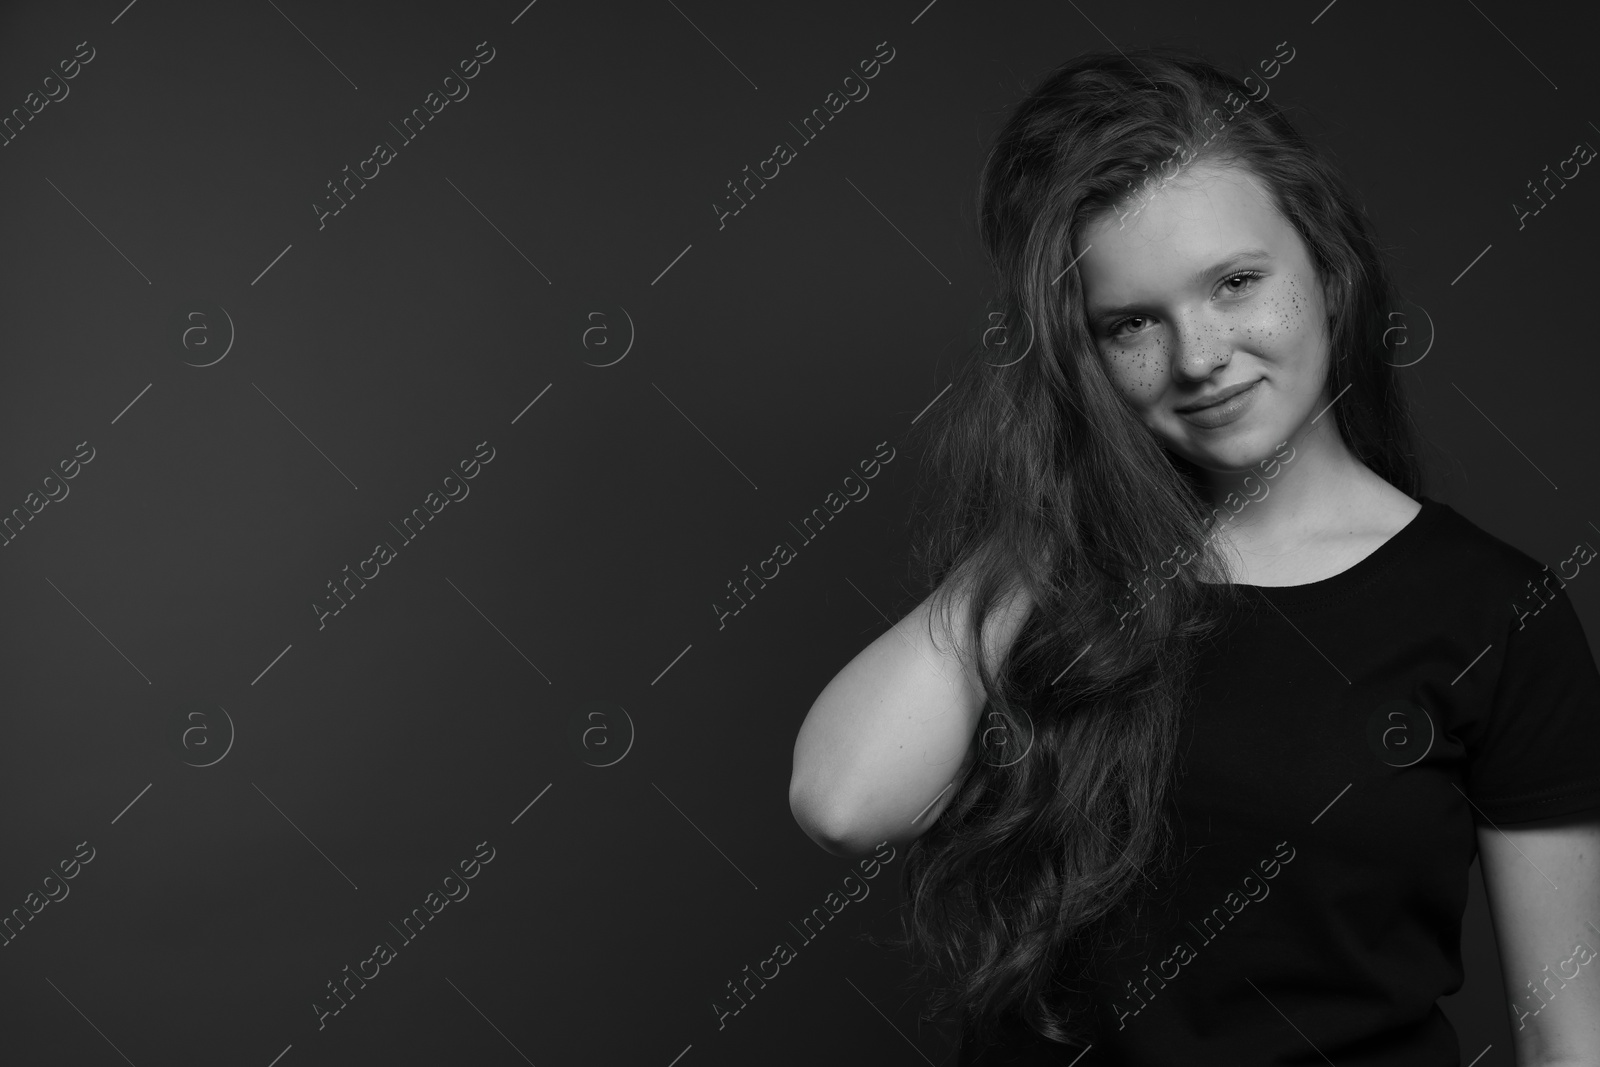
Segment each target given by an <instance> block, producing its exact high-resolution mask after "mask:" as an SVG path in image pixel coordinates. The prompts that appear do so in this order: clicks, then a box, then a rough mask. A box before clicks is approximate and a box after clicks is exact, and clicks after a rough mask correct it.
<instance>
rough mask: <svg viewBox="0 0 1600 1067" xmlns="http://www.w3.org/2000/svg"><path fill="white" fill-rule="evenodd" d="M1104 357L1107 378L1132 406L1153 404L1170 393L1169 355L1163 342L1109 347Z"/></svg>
mask: <svg viewBox="0 0 1600 1067" xmlns="http://www.w3.org/2000/svg"><path fill="white" fill-rule="evenodd" d="M1104 354H1105V365H1106V373H1107V375H1108V376H1109V377H1110V378H1111V381H1112V382H1113V383H1114V384H1115V385H1116V387H1117V391H1118V392H1120V393H1121V394H1122V395H1123V396H1124V397H1125V398H1126V399H1127V400H1128V401H1129V402H1130V403H1132V404H1135V405H1139V406H1143V405H1146V404H1150V403H1152V402H1154V401H1155V400H1156V399H1157V398H1158V397H1160V396H1161V394H1162V393H1163V392H1165V391H1166V388H1167V379H1168V372H1167V354H1166V350H1165V348H1164V347H1163V346H1162V345H1161V344H1160V343H1159V342H1154V341H1152V342H1150V343H1147V344H1143V345H1119V346H1116V347H1111V346H1107V347H1106V348H1105V349H1104Z"/></svg>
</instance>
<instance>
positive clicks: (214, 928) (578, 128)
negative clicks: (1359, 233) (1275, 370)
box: [0, 0, 1600, 1067]
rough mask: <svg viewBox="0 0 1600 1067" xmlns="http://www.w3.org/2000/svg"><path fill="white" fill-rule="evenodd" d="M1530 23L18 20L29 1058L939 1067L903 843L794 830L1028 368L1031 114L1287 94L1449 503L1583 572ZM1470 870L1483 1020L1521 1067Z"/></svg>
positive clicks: (852, 6)
mask: <svg viewBox="0 0 1600 1067" xmlns="http://www.w3.org/2000/svg"><path fill="white" fill-rule="evenodd" d="M1527 16H1528V13H1527V11H1526V9H1525V8H1522V7H1519V6H1517V5H1514V4H1509V3H1506V2H1505V0H1476V2H1473V0H1460V2H1457V0H1440V2H1432V3H1421V4H1406V5H1399V4H1392V3H1391V4H1374V3H1370V2H1367V0H1335V2H1333V3H1328V2H1326V0H1310V2H1307V3H1302V2H1298V0H1297V2H1294V3H1281V2H1273V3H1266V2H1247V3H1238V4H1229V5H1220V6H1219V5H1200V6H1197V5H1195V4H1192V3H1177V2H1161V3H1140V4H1127V3H1107V2H1102V0H1079V2H1077V3H1065V4H1062V3H1003V4H1000V3H983V4H978V3H973V2H970V0H938V2H934V3H928V2H926V0H909V2H906V3H899V2H894V3H883V2H874V3H870V4H859V3H846V2H840V0H832V2H823V3H808V4H803V5H801V4H783V5H768V4H734V3H729V2H727V0H648V2H645V0H629V2H626V3H575V2H572V0H536V2H533V3H528V2H527V0H509V2H485V0H469V2H466V3H405V4H396V3H376V2H359V3H358V2H348V3H346V2H340V3H310V2H307V0H240V2H238V3H229V4H215V3H203V2H200V0H134V2H131V3H130V2H128V0H93V2H84V3H73V4H58V3H46V2H43V0H34V2H18V3H8V4H6V5H5V6H4V8H3V10H0V194H3V200H0V204H3V206H0V270H3V272H4V275H3V282H0V352H3V363H0V366H3V379H0V397H3V410H0V515H3V516H4V518H3V521H0V531H3V533H0V605H3V609H0V610H3V615H0V617H3V619H4V631H3V639H0V681H3V692H4V698H3V704H0V707H3V715H0V753H3V774H0V916H3V917H4V918H3V921H0V930H3V934H0V1005H3V1007H0V1061H3V1062H6V1063H42V1062H50V1063H62V1064H75V1065H76V1064H84V1065H91V1064H106V1065H111V1064H118V1063H123V1062H127V1063H132V1064H137V1065H139V1067H144V1065H147V1064H202V1063H205V1064H210V1063H232V1064H247V1065H256V1067H270V1065H274V1064H275V1065H278V1067H302V1065H313V1064H346V1063H392V1064H439V1063H472V1064H484V1065H488V1064H505V1065H512V1064H520V1063H533V1064H538V1065H539V1067H546V1065H557V1064H580V1063H581V1064H604V1065H610V1064H635V1065H647V1067H674V1065H676V1067H711V1065H723V1064H726V1065H734V1064H769V1063H770V1064H815V1063H834V1062H837V1063H875V1064H889V1063H901V1064H917V1063H924V1062H926V1063H929V1064H935V1065H943V1064H947V1063H953V1062H954V1059H955V1056H954V1046H953V1044H952V1041H953V1037H954V1035H953V1033H952V1032H951V1031H950V1030H948V1029H947V1028H940V1027H937V1026H929V1025H919V1023H918V1021H917V1013H918V1007H919V1004H920V1002H921V999H922V995H923V990H922V989H921V988H920V987H919V986H917V985H916V984H915V983H914V982H912V981H911V980H910V977H909V976H910V974H911V971H910V966H909V964H908V961H907V960H906V959H905V958H903V957H902V956H900V955H898V954H897V953H896V952H894V951H892V950H891V949H889V948H887V947H884V946H882V945H879V944H874V943H873V940H872V939H880V940H881V939H883V938H887V937H890V936H893V935H894V934H896V933H897V932H898V929H899V918H900V914H901V912H900V905H901V904H902V901H903V896H902V889H901V886H900V883H899V878H900V874H901V871H902V870H903V865H904V859H905V846H903V845H901V846H890V847H886V848H883V849H880V851H879V852H878V853H877V854H875V855H874V856H872V857H870V858H867V859H864V860H850V859H842V858H836V857H833V856H830V855H829V854H827V853H825V852H824V851H822V850H821V849H820V848H818V847H817V846H816V845H815V844H813V843H812V842H811V841H810V840H809V839H808V838H807V837H806V836H805V834H804V833H802V831H801V830H800V829H799V827H798V826H797V825H796V823H795V821H794V819H793V817H792V815H791V813H790V811H789V805H788V796H787V792H788V784H789V775H790V770H791V756H792V751H793V745H794V740H795V735H796V732H797V730H798V728H799V725H800V723H801V721H802V719H803V718H804V716H805V714H806V711H807V710H808V708H809V707H810V706H811V703H812V701H813V700H814V699H815V698H816V696H817V695H818V694H819V693H820V692H821V690H822V688H823V687H824V686H825V685H826V684H827V682H828V681H829V680H830V679H831V678H832V677H833V675H834V674H835V673H836V672H837V671H838V670H839V669H840V668H841V667H842V666H843V665H844V664H845V663H847V662H848V661H849V660H850V658H851V657H852V656H854V655H855V654H856V653H857V652H858V651H860V650H861V649H862V648H863V647H864V646H865V645H866V644H868V643H869V642H871V641H872V640H873V639H874V638H875V637H876V636H877V635H879V634H880V633H882V632H883V631H884V629H885V628H886V627H887V626H888V625H889V624H890V622H892V621H893V620H897V619H899V618H901V617H902V616H904V615H905V613H906V612H907V611H908V610H909V609H910V608H911V607H912V606H914V605H915V604H916V603H917V601H918V600H920V599H921V598H922V596H923V595H924V594H925V591H924V590H921V589H919V588H918V587H916V586H915V584H914V583H913V582H912V581H911V577H910V576H911V570H910V567H909V554H908V549H909V541H908V536H907V535H908V522H909V521H910V520H911V519H912V517H913V504H914V503H915V495H914V494H915V491H916V487H917V484H918V483H917V479H918V467H919V464H920V463H921V461H922V455H923V453H922V451H921V450H920V448H919V446H918V442H917V438H916V434H917V430H918V426H919V419H921V418H923V417H925V416H926V414H927V413H928V412H929V411H930V410H931V409H932V408H933V406H934V405H937V404H939V403H940V398H941V394H942V393H943V392H944V390H945V389H946V388H947V386H949V384H950V382H951V380H952V377H953V374H954V372H955V368H956V367H957V366H958V365H959V362H960V361H961V360H964V359H971V358H975V357H974V353H978V352H985V351H987V352H994V351H1008V352H1018V351H1020V349H1021V348H1022V347H1023V346H1025V344H1026V342H1027V338H1026V336H1025V335H1024V333H1023V332H1022V331H1019V330H1018V329H1016V328H1015V324H1009V323H1004V322H1000V321H997V320H996V319H995V317H994V316H993V315H992V314H991V300H992V297H993V288H992V279H991V278H990V277H989V275H988V272H987V268H986V266H985V263H984V260H983V257H982V254H981V252H980V249H979V246H978V242H977V239H976V225H975V220H974V207H973V205H974V192H975V187H976V180H977V175H978V171H979V168H980V167H981V165H982V162H983V160H984V157H985V155H986V152H987V150H988V146H989V143H990V140H991V138H992V136H993V134H994V132H995V131H996V129H997V128H998V126H999V123H1000V121H1001V119H1002V117H1003V115H1004V114H1005V112H1006V110H1007V108H1008V107H1009V106H1010V105H1011V104H1012V103H1013V102H1014V101H1015V100H1016V99H1018V98H1019V97H1020V96H1021V95H1022V93H1023V92H1024V91H1025V90H1026V89H1027V88H1028V87H1030V86H1031V85H1032V84H1033V83H1034V82H1035V81H1036V80H1037V79H1038V78H1039V77H1041V76H1042V75H1043V74H1044V73H1045V72H1046V71H1048V70H1049V69H1050V68H1051V67H1053V66H1054V65H1056V64H1057V63H1059V62H1061V61H1062V60H1064V59H1066V58H1068V57H1070V56H1072V55H1074V54H1076V53H1078V52H1081V51H1084V50H1101V49H1111V48H1123V49H1127V48H1132V47H1137V46H1143V45H1148V44H1158V43H1167V44H1176V45H1182V46H1187V47H1190V48H1194V49H1198V50H1200V51H1201V52H1202V53H1204V54H1205V55H1207V56H1209V57H1210V58H1211V59H1213V60H1214V61H1216V62H1218V63H1220V64H1223V65H1224V66H1227V67H1228V68H1229V69H1231V70H1233V71H1235V72H1236V73H1238V74H1240V75H1244V74H1253V75H1254V76H1255V77H1256V78H1257V79H1259V80H1260V81H1261V82H1262V83H1263V84H1264V85H1266V86H1268V87H1270V92H1271V95H1272V98H1273V99H1275V100H1277V101H1280V102H1282V103H1285V104H1287V105H1288V106H1290V108H1291V110H1292V112H1293V114H1294V115H1295V117H1296V120H1297V122H1299V123H1300V124H1301V127H1302V129H1304V130H1305V132H1306V133H1307V134H1308V135H1309V136H1311V137H1313V138H1315V139H1317V140H1319V141H1320V142H1321V143H1323V144H1325V145H1326V146H1328V148H1329V149H1330V151H1332V152H1333V153H1334V155H1335V157H1336V159H1337V160H1338V161H1339V164H1340V166H1341V167H1343V168H1344V170H1345V171H1346V173H1347V174H1348V175H1349V177H1350V180H1351V182H1352V184H1353V186H1354V187H1355V189H1356V190H1357V191H1358V194H1359V196H1360V197H1361V198H1362V200H1363V202H1364V204H1365V207H1366V210H1367V211H1368V213H1369V214H1370V215H1371V217H1372V219H1373V220H1374V223H1375V225H1376V226H1377V229H1378V232H1379V233H1380V235H1381V237H1382V239H1383V241H1384V242H1385V247H1386V249H1387V250H1388V253H1389V254H1390V256H1391V257H1392V261H1393V263H1394V266H1395V269H1396V271H1397V275H1398V277H1399V279H1400V281H1401V283H1402V285H1403V287H1404V290H1405V293H1406V296H1407V298H1408V303H1407V305H1406V310H1405V312H1404V313H1403V314H1400V315H1398V316H1397V317H1396V319H1395V335H1394V337H1393V353H1394V361H1395V363H1396V365H1399V366H1403V367H1405V370H1404V371H1403V372H1402V373H1403V374H1404V375H1405V378H1406V384H1407V386H1408V387H1409V388H1410V389H1411V391H1412V394H1413V396H1414V397H1415V399H1416V403H1417V410H1418V417H1419V421H1420V424H1421V427H1422V429H1423V431H1424V433H1425V435H1426V437H1427V441H1428V455H1427V457H1426V459H1427V463H1428V468H1429V475H1430V482H1429V485H1430V492H1431V495H1433V496H1434V497H1436V498H1437V499H1441V500H1444V501H1446V502H1447V503H1450V504H1451V505H1452V506H1454V507H1456V508H1457V509H1458V510H1460V511H1461V512H1462V513H1463V514H1465V515H1466V516H1467V517H1469V518H1471V519H1472V520H1474V521H1475V522H1478V523H1479V524H1481V525H1482V526H1484V527H1485V528H1486V529H1488V530H1489V531H1491V532H1492V533H1494V534H1496V535H1497V536H1500V537H1503V538H1505V539H1507V540H1509V541H1510V542H1512V543H1513V544H1516V545H1518V546H1519V547H1521V548H1524V549H1525V550H1526V551H1528V552H1529V553H1531V554H1533V555H1535V556H1537V557H1538V558H1540V559H1541V560H1545V561H1548V562H1550V563H1551V565H1552V566H1554V565H1555V564H1556V562H1557V561H1559V560H1562V559H1564V558H1567V557H1569V556H1571V554H1572V549H1573V545H1574V543H1575V542H1577V543H1584V544H1588V543H1600V528H1597V527H1596V526H1595V522H1597V521H1600V502H1597V500H1596V495H1595V488H1596V481H1595V475H1594V470H1593V458H1594V455H1595V438H1594V430H1593V407H1594V399H1595V396H1596V395H1597V388H1600V378H1597V374H1596V370H1595V368H1596V362H1595V359H1594V351H1593V348H1594V341H1593V337H1592V332H1593V331H1592V323H1591V321H1590V320H1589V318H1588V317H1587V313H1588V311H1589V310H1590V309H1591V308H1592V306H1593V291H1592V290H1593V283H1594V267H1593V263H1594V260H1593V234H1594V233H1595V225H1596V221H1597V219H1600V185H1597V183H1600V179H1596V178H1595V177H1593V176H1592V175H1590V174H1588V173H1587V167H1586V164H1587V161H1588V159H1589V158H1592V156H1593V149H1592V148H1588V147H1586V146H1589V145H1594V144H1600V127H1597V126H1596V125H1595V124H1594V122H1593V121H1591V120H1592V119H1597V118H1600V108H1597V107H1596V106H1595V84H1594V77H1595V76H1594V65H1593V62H1592V56H1591V55H1590V50H1591V42H1590V40H1589V38H1590V37H1591V36H1592V31H1593V29H1594V27H1593V25H1592V24H1588V23H1584V22H1582V21H1579V19H1580V18H1581V13H1580V12H1579V9H1577V8H1566V9H1561V10H1560V11H1559V12H1558V11H1557V10H1556V9H1554V8H1551V9H1549V10H1548V11H1547V12H1546V13H1545V14H1544V15H1542V16H1541V17H1539V18H1537V19H1530V18H1529V17H1527ZM1575 146H1585V147H1583V148H1582V149H1581V150H1580V148H1578V147H1575ZM1575 158H1576V159H1577V160H1578V162H1579V163H1582V164H1585V166H1582V167H1579V166H1578V163H1574V162H1573V160H1574V159H1575ZM1575 170H1576V173H1574V171H1575ZM1007 345H1010V346H1012V347H1010V348H1006V347H1005V346H1007ZM1569 586H1570V593H1571V596H1572V598H1573V600H1574V602H1575V603H1576V605H1577V607H1578V609H1579V612H1580V615H1581V616H1582V618H1583V620H1584V622H1585V624H1586V626H1587V627H1588V630H1589V633H1590V636H1591V639H1592V638H1593V637H1594V636H1595V635H1600V578H1596V577H1591V576H1589V571H1588V570H1587V569H1585V570H1584V571H1583V572H1582V576H1580V577H1577V578H1575V579H1573V580H1572V581H1571V582H1570V583H1569ZM1473 879H1474V888H1473V893H1472V902H1471V906H1470V909H1469V912H1468V915H1467V925H1466V930H1465V932H1464V935H1463V942H1464V944H1463V951H1464V954H1465V959H1466V966H1467V981H1466V985H1465V987H1464V988H1463V989H1462V990H1461V992H1460V993H1459V994H1457V995H1455V996H1453V997H1451V998H1449V999H1448V1000H1447V1002H1446V1003H1445V1005H1444V1006H1445V1008H1446V1010H1447V1011H1448V1012H1449V1014H1450V1017H1451V1019H1452V1020H1453V1021H1454V1023H1455V1025H1456V1027H1457V1029H1458V1031H1459V1033H1460V1036H1461V1045H1462V1053H1463V1062H1464V1063H1465V1062H1468V1061H1472V1062H1474V1063H1476V1064H1477V1067H1508V1065H1510V1064H1511V1063H1512V1062H1513V1061H1512V1058H1511V1045H1510V1024H1509V1015H1508V1010H1507V996H1506V993H1505V990H1504V986H1503V982H1502V978H1501V975H1500V973H1499V968H1498V961H1497V958H1496V955H1495V951H1494V945H1493V940H1492V930H1491V928H1490V926H1489V920H1488V913H1487V911H1486V910H1485V906H1484V901H1483V894H1482V887H1481V881H1480V880H1479V879H1478V876H1477V873H1476V868H1474V874H1473ZM779 944H782V945H784V946H785V947H786V948H787V949H788V951H786V952H783V953H776V946H777V945H779ZM775 955H777V957H778V958H777V959H774V957H775ZM752 976H755V978H754V980H752ZM1589 980H1590V981H1594V980H1596V979H1594V978H1592V977H1591V978H1590V979H1589ZM1474 1056H1478V1057H1479V1058H1478V1059H1477V1060H1472V1058H1473V1057H1474Z"/></svg>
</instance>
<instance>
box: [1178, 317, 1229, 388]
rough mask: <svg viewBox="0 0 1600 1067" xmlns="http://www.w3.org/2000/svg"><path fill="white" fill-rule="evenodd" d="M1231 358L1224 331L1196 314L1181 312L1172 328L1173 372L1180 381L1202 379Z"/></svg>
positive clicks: (1223, 365) (1224, 364) (1198, 380)
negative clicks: (1182, 313) (1181, 314)
mask: <svg viewBox="0 0 1600 1067" xmlns="http://www.w3.org/2000/svg"><path fill="white" fill-rule="evenodd" d="M1232 358H1233V345H1232V343H1231V342H1230V340H1229V338H1228V336H1227V333H1226V332H1225V331H1223V330H1222V329H1220V328H1219V327H1218V326H1216V325H1214V324H1207V323H1206V322H1204V321H1203V317H1202V316H1201V315H1197V314H1189V315H1183V316H1180V317H1179V319H1178V320H1177V321H1176V322H1175V323H1174V328H1173V331H1172V375H1173V377H1175V378H1177V379H1178V380H1179V381H1181V382H1202V381H1205V380H1206V379H1207V378H1209V377H1211V375H1212V373H1213V372H1214V371H1216V370H1217V368H1219V367H1226V366H1227V365H1228V361H1229V360H1231V359H1232Z"/></svg>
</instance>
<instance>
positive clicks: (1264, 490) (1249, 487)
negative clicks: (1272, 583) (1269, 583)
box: [1204, 414, 1377, 552]
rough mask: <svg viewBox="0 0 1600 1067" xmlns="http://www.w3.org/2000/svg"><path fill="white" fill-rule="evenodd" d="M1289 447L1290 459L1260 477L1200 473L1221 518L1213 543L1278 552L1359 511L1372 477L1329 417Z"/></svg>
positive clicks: (1256, 471) (1258, 472)
mask: <svg viewBox="0 0 1600 1067" xmlns="http://www.w3.org/2000/svg"><path fill="white" fill-rule="evenodd" d="M1289 444H1290V445H1291V446H1292V447H1293V448H1294V452H1293V453H1292V458H1291V459H1290V460H1289V461H1288V462H1283V461H1282V460H1281V459H1280V460H1279V461H1278V463H1277V465H1276V467H1274V466H1273V465H1272V464H1271V463H1270V462H1269V463H1268V464H1267V465H1266V468H1267V469H1266V470H1265V471H1263V470H1262V469H1261V467H1259V466H1257V467H1253V468H1250V469H1248V470H1244V471H1206V472H1204V475H1205V479H1206V489H1207V491H1208V493H1209V494H1210V497H1211V504H1212V507H1214V508H1217V509H1218V510H1219V511H1221V512H1222V515H1223V516H1224V517H1223V518H1221V519H1219V520H1218V521H1217V526H1216V527H1214V528H1213V531H1214V533H1215V534H1216V537H1217V540H1218V541H1219V542H1221V543H1222V544H1224V545H1232V546H1234V547H1239V548H1248V549H1250V550H1251V551H1255V552H1263V551H1270V552H1277V551H1284V550H1287V549H1289V548H1292V547H1294V546H1295V545H1296V544H1299V543H1302V542H1304V541H1305V540H1306V539H1307V537H1308V535H1310V534H1312V533H1314V532H1315V531H1318V530H1325V529H1327V528H1328V527H1330V526H1332V525H1336V524H1339V523H1341V522H1344V521H1346V520H1347V519H1348V518H1349V517H1350V515H1351V513H1352V512H1354V511H1356V510H1358V509H1359V507H1360V504H1361V498H1362V497H1363V496H1364V495H1365V493H1366V492H1368V491H1370V489H1371V483H1372V480H1373V479H1375V478H1376V477H1377V476H1376V475H1374V474H1373V473H1372V472H1371V471H1370V470H1368V469H1367V467H1366V466H1364V465H1363V464H1362V463H1361V462H1360V461H1359V460H1357V459H1356V457H1355V456H1354V455H1353V454H1351V452H1350V450H1349V448H1347V447H1346V446H1345V443H1344V440H1343V438H1341V437H1340V436H1339V431H1338V427H1337V425H1336V424H1335V423H1334V421H1333V418H1332V417H1331V414H1330V415H1329V416H1327V417H1324V418H1321V419H1319V420H1318V421H1317V423H1316V424H1315V425H1311V426H1304V427H1302V428H1301V429H1299V430H1297V431H1296V432H1295V434H1294V435H1293V436H1291V437H1290V439H1289ZM1283 454H1285V455H1289V454H1290V453H1288V451H1287V450H1286V449H1285V450H1283ZM1241 501H1243V502H1244V503H1242V504H1241Z"/></svg>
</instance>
